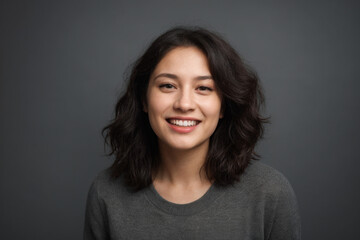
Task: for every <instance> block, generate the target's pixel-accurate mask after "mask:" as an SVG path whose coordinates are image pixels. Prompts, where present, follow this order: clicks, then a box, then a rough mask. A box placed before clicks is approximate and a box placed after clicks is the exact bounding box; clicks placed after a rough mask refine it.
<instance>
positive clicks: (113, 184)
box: [89, 168, 130, 199]
mask: <svg viewBox="0 0 360 240" xmlns="http://www.w3.org/2000/svg"><path fill="white" fill-rule="evenodd" d="M129 192H130V189H129V188H128V187H127V186H126V184H125V183H124V180H123V178H122V177H121V176H120V177H118V178H113V177H112V176H111V169H109V168H107V169H105V170H102V171H101V172H99V173H98V174H97V176H96V177H95V178H94V180H93V182H92V184H91V187H90V190H89V195H93V196H95V195H96V197H97V198H99V199H107V198H113V197H115V196H119V195H122V196H124V195H126V194H129Z"/></svg>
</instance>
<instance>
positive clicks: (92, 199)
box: [83, 182, 110, 240]
mask: <svg viewBox="0 0 360 240" xmlns="http://www.w3.org/2000/svg"><path fill="white" fill-rule="evenodd" d="M96 186H97V185H96V182H94V183H93V184H92V185H91V187H90V190H89V193H88V197H87V202H86V211H85V226H84V235H83V236H84V238H83V239H84V240H105V239H110V237H109V233H108V227H107V218H106V212H105V206H104V203H103V201H102V200H101V199H100V198H99V194H98V190H97V187H96Z"/></svg>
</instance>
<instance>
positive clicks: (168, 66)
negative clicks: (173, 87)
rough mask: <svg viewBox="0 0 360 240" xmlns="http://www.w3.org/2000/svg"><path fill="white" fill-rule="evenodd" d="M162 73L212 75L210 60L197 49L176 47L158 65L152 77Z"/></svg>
mask: <svg viewBox="0 0 360 240" xmlns="http://www.w3.org/2000/svg"><path fill="white" fill-rule="evenodd" d="M162 72H169V73H173V74H181V75H182V74H184V75H191V74H192V75H196V74H199V75H204V74H207V75H209V74H210V70H209V64H208V60H207V58H206V56H205V54H204V53H203V52H202V51H201V50H200V49H199V48H197V47H193V46H191V47H176V48H174V49H172V50H171V51H169V52H168V53H167V54H165V56H164V57H163V58H162V59H161V60H160V62H159V63H158V64H157V65H156V67H155V69H154V71H153V74H152V76H154V75H156V74H160V73H162Z"/></svg>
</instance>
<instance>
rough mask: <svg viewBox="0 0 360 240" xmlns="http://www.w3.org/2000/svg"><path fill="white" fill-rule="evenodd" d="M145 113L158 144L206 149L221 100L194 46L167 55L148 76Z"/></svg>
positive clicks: (219, 111)
mask: <svg viewBox="0 0 360 240" xmlns="http://www.w3.org/2000/svg"><path fill="white" fill-rule="evenodd" d="M146 98H147V104H146V106H145V107H144V110H145V111H146V112H147V113H148V116H149V121H150V125H151V127H152V129H153V130H154V132H155V134H156V135H157V136H158V139H159V144H162V145H163V146H165V147H168V148H173V149H181V150H189V149H193V148H197V147H201V146H205V147H207V146H208V144H209V139H210V136H211V135H212V134H213V132H214V131H215V128H216V126H217V124H218V121H219V118H221V117H222V116H221V98H220V94H219V92H218V90H217V89H216V87H215V82H214V80H213V79H212V76H211V73H210V71H209V67H208V62H207V58H206V56H205V55H204V54H203V52H202V51H201V50H199V49H198V48H196V47H177V48H175V49H173V50H171V51H170V52H169V53H167V54H166V55H165V56H164V57H163V58H162V60H161V61H160V62H159V64H158V65H157V66H156V68H155V70H154V72H153V73H152V75H151V76H150V80H149V86H148V89H147V96H146Z"/></svg>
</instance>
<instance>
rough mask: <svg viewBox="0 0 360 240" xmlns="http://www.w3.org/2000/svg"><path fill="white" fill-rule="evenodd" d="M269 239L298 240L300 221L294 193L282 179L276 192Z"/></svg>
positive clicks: (299, 237) (299, 236)
mask: <svg viewBox="0 0 360 240" xmlns="http://www.w3.org/2000/svg"><path fill="white" fill-rule="evenodd" d="M277 194H278V196H277V201H276V204H275V209H274V215H273V221H272V226H271V230H270V235H269V238H268V239H269V240H300V239H301V222H300V216H299V211H298V205H297V200H296V196H295V193H294V191H293V189H292V187H291V185H290V183H289V182H288V181H287V180H286V179H284V181H283V182H282V184H281V187H280V189H279V192H278V193H277Z"/></svg>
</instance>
